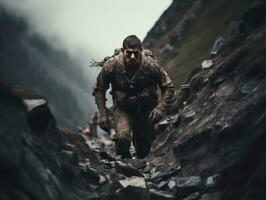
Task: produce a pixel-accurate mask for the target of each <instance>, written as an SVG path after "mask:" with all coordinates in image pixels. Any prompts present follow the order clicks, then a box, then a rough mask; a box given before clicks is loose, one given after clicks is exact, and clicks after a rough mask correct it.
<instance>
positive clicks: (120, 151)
mask: <svg viewBox="0 0 266 200" xmlns="http://www.w3.org/2000/svg"><path fill="white" fill-rule="evenodd" d="M129 148H130V141H127V140H125V139H117V140H116V142H115V151H116V154H117V155H121V156H122V158H131V154H130V151H129Z"/></svg>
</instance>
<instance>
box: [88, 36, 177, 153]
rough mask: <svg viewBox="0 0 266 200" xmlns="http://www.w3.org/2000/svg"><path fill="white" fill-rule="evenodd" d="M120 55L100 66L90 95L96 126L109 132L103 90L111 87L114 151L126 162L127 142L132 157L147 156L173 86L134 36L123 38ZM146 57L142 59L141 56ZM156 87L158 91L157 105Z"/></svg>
mask: <svg viewBox="0 0 266 200" xmlns="http://www.w3.org/2000/svg"><path fill="white" fill-rule="evenodd" d="M121 50H122V51H121V52H120V53H119V54H118V55H116V56H114V57H110V58H109V59H108V60H106V62H105V63H104V65H103V67H102V70H101V72H100V73H99V75H98V77H97V82H96V86H95V88H94V91H93V95H94V96H95V101H96V104H97V107H98V110H99V125H100V127H101V128H102V129H103V130H105V131H107V132H108V131H109V129H110V121H109V117H108V111H107V108H106V104H105V101H106V97H105V94H106V90H108V88H109V85H110V84H111V87H112V91H111V94H112V98H113V103H114V111H113V112H114V113H113V117H114V126H115V150H116V153H117V154H118V155H121V156H122V157H123V158H130V157H131V154H130V151H129V147H130V144H131V140H133V145H134V147H135V151H136V155H137V157H139V158H143V157H145V156H147V155H148V153H149V151H150V148H151V144H152V141H153V139H154V124H156V123H157V122H159V121H160V120H161V118H162V117H163V115H164V113H165V111H166V109H167V107H168V105H169V104H170V103H171V102H172V100H173V97H174V86H173V84H172V82H171V80H170V78H169V76H168V75H167V73H166V72H165V70H164V69H163V68H162V67H161V65H160V63H159V61H158V60H157V59H155V58H154V57H153V56H152V55H147V54H146V53H144V52H143V50H142V44H141V41H140V40H139V38H137V37H136V36H135V35H130V36H128V37H126V38H125V39H124V41H123V48H121ZM145 54H146V55H145ZM157 86H159V88H160V90H161V98H160V101H159V98H158V93H157V88H158V87H157Z"/></svg>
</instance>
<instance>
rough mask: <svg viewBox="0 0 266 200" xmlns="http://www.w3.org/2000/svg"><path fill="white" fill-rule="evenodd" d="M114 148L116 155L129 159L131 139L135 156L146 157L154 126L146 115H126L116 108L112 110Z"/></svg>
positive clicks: (152, 137)
mask: <svg viewBox="0 0 266 200" xmlns="http://www.w3.org/2000/svg"><path fill="white" fill-rule="evenodd" d="M114 124H115V132H116V137H115V142H116V144H115V146H116V147H115V148H116V153H117V154H118V155H122V157H124V158H130V157H131V155H130V151H129V148H130V143H131V141H132V139H133V145H134V147H135V151H136V155H137V157H138V158H143V157H145V156H147V155H148V153H149V151H150V148H151V144H152V141H153V139H154V126H153V125H152V124H151V122H150V120H149V118H148V113H134V114H133V113H128V112H125V111H124V110H122V109H120V108H119V107H116V108H115V109H114Z"/></svg>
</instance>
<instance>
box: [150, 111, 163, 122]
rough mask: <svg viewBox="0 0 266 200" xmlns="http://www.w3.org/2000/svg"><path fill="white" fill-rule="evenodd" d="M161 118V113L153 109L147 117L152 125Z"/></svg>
mask: <svg viewBox="0 0 266 200" xmlns="http://www.w3.org/2000/svg"><path fill="white" fill-rule="evenodd" d="M162 118H163V112H162V111H161V110H160V109H158V108H154V109H153V110H152V111H151V113H150V115H149V119H150V120H151V122H152V123H153V124H156V123H158V122H159V121H160V120H161V119H162Z"/></svg>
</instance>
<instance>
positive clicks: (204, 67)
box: [201, 59, 213, 69]
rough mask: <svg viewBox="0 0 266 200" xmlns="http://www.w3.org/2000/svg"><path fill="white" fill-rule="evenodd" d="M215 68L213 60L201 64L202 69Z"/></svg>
mask: <svg viewBox="0 0 266 200" xmlns="http://www.w3.org/2000/svg"><path fill="white" fill-rule="evenodd" d="M212 66H213V61H212V59H208V60H204V61H203V62H202V63H201V67H202V69H208V68H210V67H212Z"/></svg>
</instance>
